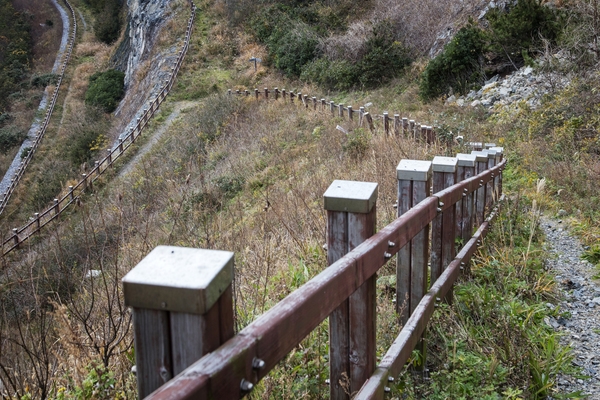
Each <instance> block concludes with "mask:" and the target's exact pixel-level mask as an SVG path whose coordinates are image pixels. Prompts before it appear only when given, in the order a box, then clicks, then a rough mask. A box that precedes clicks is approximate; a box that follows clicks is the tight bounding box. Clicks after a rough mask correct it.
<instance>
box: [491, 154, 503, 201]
mask: <svg viewBox="0 0 600 400" xmlns="http://www.w3.org/2000/svg"><path fill="white" fill-rule="evenodd" d="M490 150H496V165H498V164H499V163H500V162H502V160H503V159H504V147H491V148H490ZM494 179H495V183H494V185H495V186H496V196H497V198H500V197H501V196H502V170H500V172H498V175H497V176H496V178H494Z"/></svg>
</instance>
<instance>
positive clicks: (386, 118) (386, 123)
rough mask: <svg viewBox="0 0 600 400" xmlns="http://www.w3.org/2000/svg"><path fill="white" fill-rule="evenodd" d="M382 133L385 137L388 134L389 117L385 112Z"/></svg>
mask: <svg viewBox="0 0 600 400" xmlns="http://www.w3.org/2000/svg"><path fill="white" fill-rule="evenodd" d="M383 131H384V132H385V136H386V137H387V136H388V135H389V134H390V116H389V114H388V113H387V112H384V113H383Z"/></svg>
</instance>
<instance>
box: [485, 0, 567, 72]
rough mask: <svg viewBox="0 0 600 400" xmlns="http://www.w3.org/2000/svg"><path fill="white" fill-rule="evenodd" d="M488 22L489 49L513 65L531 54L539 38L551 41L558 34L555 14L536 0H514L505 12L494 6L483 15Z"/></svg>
mask: <svg viewBox="0 0 600 400" xmlns="http://www.w3.org/2000/svg"><path fill="white" fill-rule="evenodd" d="M486 18H487V20H488V21H489V23H490V49H491V50H492V51H493V52H494V53H495V54H496V55H497V56H498V57H499V58H500V59H501V60H506V61H509V62H510V63H511V64H513V66H514V67H520V66H522V65H523V64H524V61H525V59H526V58H527V57H531V56H532V55H533V52H534V50H535V48H536V47H539V46H540V45H541V43H542V38H544V39H548V40H550V41H552V42H553V41H555V40H556V39H557V37H558V35H559V33H560V24H559V15H558V14H557V13H556V12H555V11H554V10H553V9H551V8H549V7H546V6H544V5H542V4H541V1H540V0H518V1H517V4H516V5H515V6H514V7H513V8H512V9H510V10H509V11H508V12H503V11H501V10H499V9H497V8H495V9H492V10H490V12H488V13H487V14H486Z"/></svg>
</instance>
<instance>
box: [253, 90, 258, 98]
mask: <svg viewBox="0 0 600 400" xmlns="http://www.w3.org/2000/svg"><path fill="white" fill-rule="evenodd" d="M254 97H256V100H258V89H256V88H255V89H254Z"/></svg>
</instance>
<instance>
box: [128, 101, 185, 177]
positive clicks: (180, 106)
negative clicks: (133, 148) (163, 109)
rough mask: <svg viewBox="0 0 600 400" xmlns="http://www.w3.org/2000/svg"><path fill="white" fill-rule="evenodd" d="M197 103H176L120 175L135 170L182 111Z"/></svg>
mask: <svg viewBox="0 0 600 400" xmlns="http://www.w3.org/2000/svg"><path fill="white" fill-rule="evenodd" d="M195 104H196V103H194V102H191V101H180V102H177V103H175V104H174V107H173V110H172V111H171V113H170V114H169V116H168V117H167V118H166V119H165V121H164V122H163V123H162V124H161V125H160V126H159V127H158V128H157V129H155V130H154V131H152V132H150V133H149V135H150V137H149V138H148V142H146V144H144V146H142V148H141V149H140V150H139V151H138V152H137V154H136V155H135V157H133V158H132V159H131V161H129V162H128V163H127V165H125V167H124V168H123V170H122V171H121V173H120V175H121V176H124V175H126V174H128V173H130V172H131V170H133V168H134V167H135V166H136V165H137V163H138V162H139V161H140V160H141V159H142V157H144V155H146V153H148V152H149V151H150V150H151V149H152V146H154V145H155V144H156V143H158V141H159V140H160V138H161V137H162V136H163V135H164V134H165V133H166V132H167V131H168V130H169V128H171V126H172V125H173V122H174V121H175V119H176V118H177V117H179V115H180V114H181V112H182V111H184V110H187V109H189V108H191V107H193V106H194V105H195Z"/></svg>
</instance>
